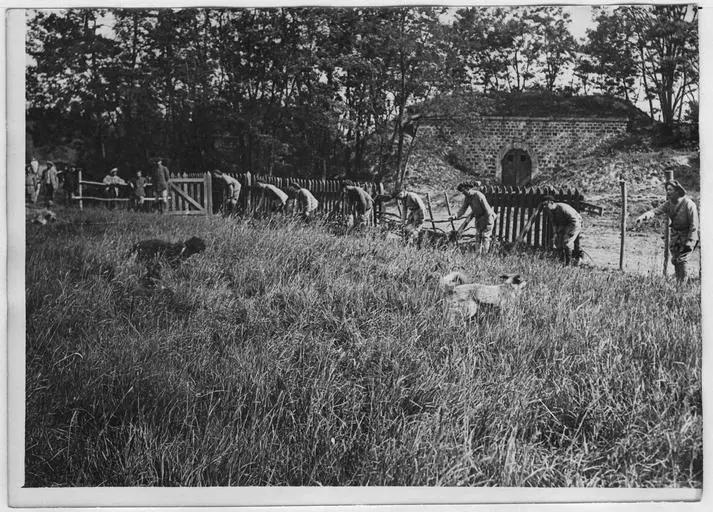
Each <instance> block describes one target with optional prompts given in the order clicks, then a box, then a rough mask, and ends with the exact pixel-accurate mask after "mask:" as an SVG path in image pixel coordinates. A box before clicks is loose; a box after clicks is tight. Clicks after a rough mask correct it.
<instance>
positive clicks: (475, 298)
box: [441, 272, 527, 323]
mask: <svg viewBox="0 0 713 512" xmlns="http://www.w3.org/2000/svg"><path fill="white" fill-rule="evenodd" d="M500 278H501V279H503V280H504V281H505V282H504V283H502V284H496V285H488V284H477V283H471V282H470V279H469V278H468V277H467V276H465V275H464V274H462V273H461V272H451V273H450V274H448V275H446V276H444V277H443V278H442V279H441V290H443V292H444V293H445V300H446V322H448V323H453V322H455V321H464V320H466V321H467V320H470V319H471V318H473V317H474V316H475V314H476V313H477V312H478V310H479V309H480V308H481V307H483V306H488V307H490V308H493V307H494V308H498V309H499V308H501V307H503V306H504V305H505V304H507V303H509V302H512V301H513V300H514V299H515V298H516V297H517V296H518V295H519V294H520V292H521V291H522V289H523V288H524V287H525V285H526V284H527V281H524V280H523V279H522V278H521V277H520V275H519V274H504V275H501V276H500Z"/></svg>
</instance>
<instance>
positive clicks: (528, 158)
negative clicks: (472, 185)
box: [416, 115, 629, 186]
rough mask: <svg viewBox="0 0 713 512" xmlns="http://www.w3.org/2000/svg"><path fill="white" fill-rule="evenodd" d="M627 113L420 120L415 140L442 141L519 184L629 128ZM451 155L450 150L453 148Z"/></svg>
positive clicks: (464, 160)
mask: <svg viewBox="0 0 713 512" xmlns="http://www.w3.org/2000/svg"><path fill="white" fill-rule="evenodd" d="M628 123H629V119H628V118H627V117H594V116H578V117H535V116H495V115H476V116H473V117H472V118H470V119H467V120H465V121H464V120H462V119H461V120H458V122H450V121H448V120H446V119H444V118H438V117H428V118H425V119H423V120H422V123H421V126H420V127H419V130H418V136H417V140H416V143H417V144H419V145H420V143H419V141H418V139H421V142H424V140H430V141H431V143H433V142H434V141H435V139H438V140H441V141H442V142H444V143H445V144H446V145H447V146H448V147H450V148H452V149H453V150H455V151H454V153H455V154H457V157H456V159H457V163H458V165H459V166H460V167H463V168H465V169H467V170H469V171H471V172H473V173H475V174H477V175H479V176H483V177H490V178H494V179H495V180H496V181H497V182H498V183H502V184H504V185H510V186H522V185H526V184H527V183H529V182H530V180H531V179H532V178H534V177H535V176H537V175H538V174H539V173H541V172H544V171H548V170H551V169H554V168H556V167H558V166H562V165H564V164H566V162H567V161H569V160H571V159H572V158H576V157H578V156H581V155H583V154H587V153H589V152H591V151H592V150H595V149H597V148H598V147H600V146H602V145H603V144H605V143H607V142H608V141H611V140H612V139H614V138H616V137H617V136H620V135H622V134H624V133H625V132H626V131H627V126H628ZM452 153H453V152H452Z"/></svg>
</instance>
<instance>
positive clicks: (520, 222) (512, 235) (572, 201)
mask: <svg viewBox="0 0 713 512" xmlns="http://www.w3.org/2000/svg"><path fill="white" fill-rule="evenodd" d="M480 190H481V192H483V194H484V195H485V197H486V199H487V200H488V203H489V204H490V205H491V206H492V207H493V209H494V210H495V213H496V219H495V226H494V228H493V238H494V239H496V240H499V241H500V242H506V243H515V242H516V241H518V242H519V243H523V244H526V245H528V246H530V247H534V248H541V247H549V245H550V244H549V242H550V241H551V240H552V234H553V233H552V224H551V222H550V220H549V219H548V218H547V216H545V215H544V213H543V212H542V211H541V209H540V208H539V206H540V204H541V203H542V200H543V199H544V197H545V196H548V195H550V196H553V197H554V199H555V201H557V202H563V203H567V204H569V205H571V206H573V207H574V208H575V209H576V210H577V211H579V212H586V213H592V214H595V215H601V214H602V211H603V209H602V208H601V207H599V206H595V205H593V204H590V203H587V202H585V201H584V196H583V195H582V194H581V193H580V192H579V190H577V189H569V188H554V187H534V188H532V187H506V186H485V187H483V188H481V189H480ZM431 199H432V197H431V196H430V194H427V195H426V198H425V203H426V205H427V212H426V213H427V217H426V222H425V225H426V229H432V230H435V231H441V232H447V231H450V230H452V229H455V228H456V227H457V226H458V225H460V223H461V222H463V219H459V220H457V221H455V222H453V221H451V220H450V219H448V218H445V219H437V218H435V217H434V216H433V212H432V208H431V202H432V201H431ZM444 199H445V203H446V205H447V207H448V211H449V214H450V213H451V201H452V200H451V199H450V198H449V197H448V194H447V193H446V192H444ZM386 216H387V217H388V216H391V217H392V219H393V218H394V217H396V216H395V215H393V214H388V213H387V214H386ZM474 229H475V228H474V226H473V225H472V224H471V225H470V226H469V227H468V229H466V230H465V231H464V233H463V234H464V237H463V241H462V242H463V243H468V242H470V241H471V240H470V239H471V238H472V231H473V230H474ZM525 231H527V232H526V233H525ZM469 232H470V233H469ZM521 235H523V236H521ZM518 238H521V240H518Z"/></svg>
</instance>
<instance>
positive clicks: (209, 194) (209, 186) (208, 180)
mask: <svg viewBox="0 0 713 512" xmlns="http://www.w3.org/2000/svg"><path fill="white" fill-rule="evenodd" d="M203 179H204V180H205V182H204V185H203V191H204V194H205V208H206V213H207V214H208V215H213V177H212V176H211V174H210V173H209V172H207V173H205V175H204V176H203Z"/></svg>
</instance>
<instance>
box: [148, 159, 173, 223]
mask: <svg viewBox="0 0 713 512" xmlns="http://www.w3.org/2000/svg"><path fill="white" fill-rule="evenodd" d="M169 178H170V174H169V172H168V168H166V167H165V166H164V165H163V160H161V159H159V160H157V161H156V168H155V169H154V173H153V180H152V181H153V183H152V184H153V187H154V191H155V194H156V200H157V201H158V202H159V211H160V212H161V213H164V212H165V211H166V209H167V208H168V180H169Z"/></svg>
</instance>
